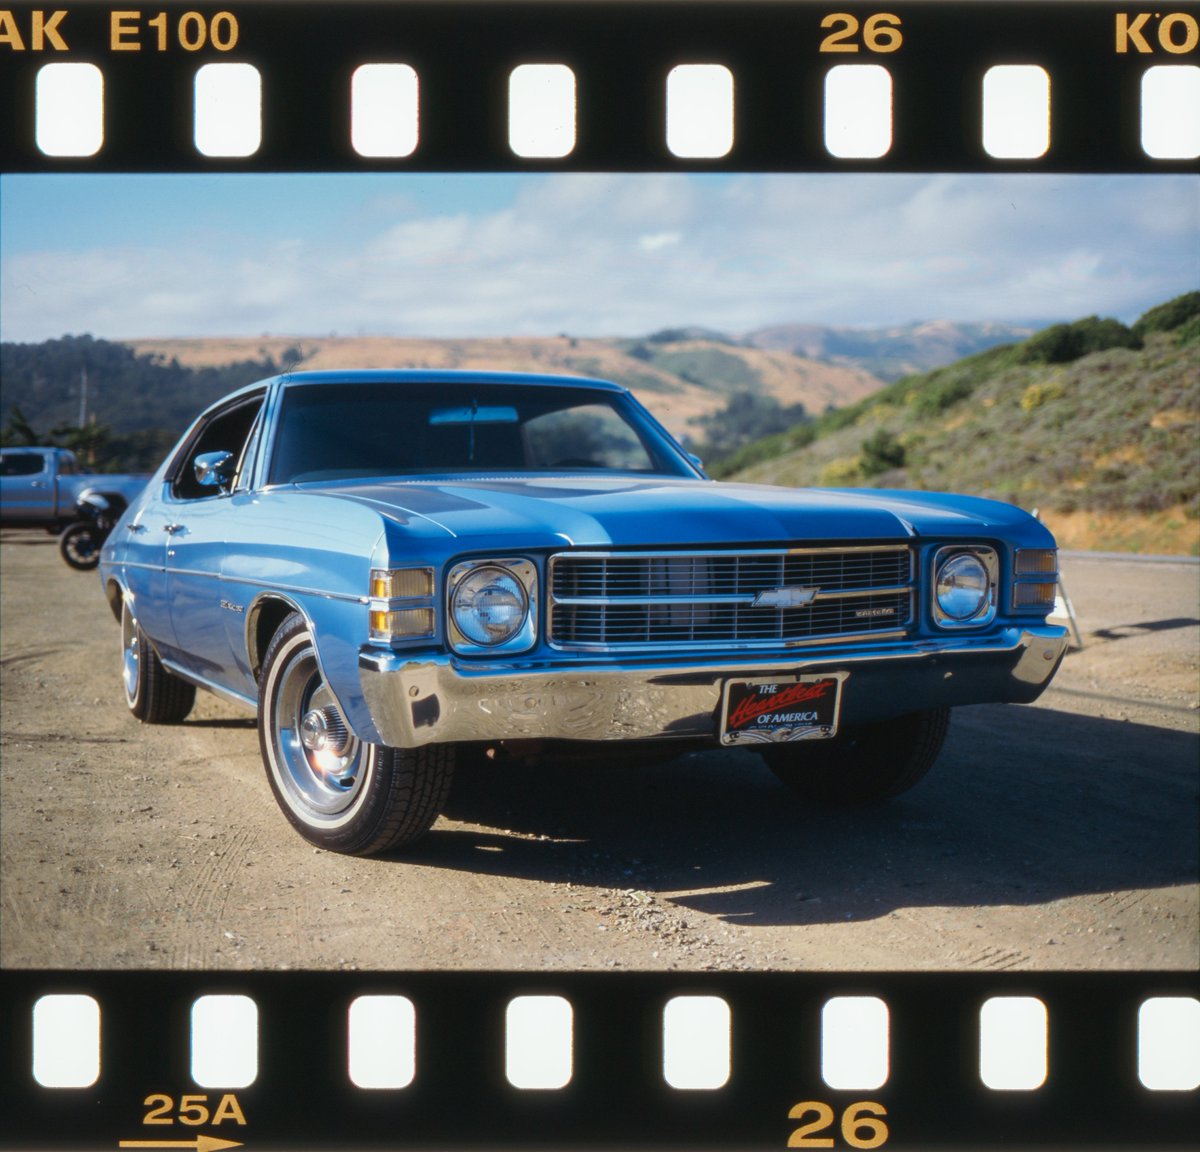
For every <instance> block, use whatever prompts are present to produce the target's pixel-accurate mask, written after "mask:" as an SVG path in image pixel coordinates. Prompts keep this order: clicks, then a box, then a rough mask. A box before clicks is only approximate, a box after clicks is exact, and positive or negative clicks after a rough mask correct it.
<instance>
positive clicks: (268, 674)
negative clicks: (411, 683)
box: [258, 614, 454, 856]
mask: <svg viewBox="0 0 1200 1152" xmlns="http://www.w3.org/2000/svg"><path fill="white" fill-rule="evenodd" d="M258 739H259V746H260V748H261V750H262V758H263V765H264V766H265V768H266V771H267V779H268V780H269V781H270V783H271V790H272V791H273V792H274V793H275V799H276V800H277V801H278V803H279V806H280V808H282V809H283V812H284V815H285V816H287V818H288V819H289V820H290V821H291V822H292V825H293V826H294V827H295V828H296V830H297V831H298V832H299V833H300V835H301V836H303V837H304V838H305V839H306V840H308V841H310V842H311V843H313V844H316V845H319V846H320V847H322V848H328V849H330V850H331V851H334V852H346V853H350V854H352V855H355V856H367V855H371V854H373V853H377V852H386V851H387V850H388V849H392V848H400V847H404V846H406V845H408V844H412V843H415V842H416V841H417V840H419V839H420V838H421V837H422V836H424V835H425V833H426V832H428V831H429V828H430V826H431V825H432V824H433V822H434V821H435V820H436V819H437V817H438V814H439V813H440V812H441V810H442V808H443V806H444V805H445V803H446V798H447V795H448V794H449V791H450V782H451V780H452V778H453V775H454V749H453V747H452V746H446V745H436V744H434V745H427V746H424V747H420V748H413V749H403V748H389V747H386V746H384V745H382V744H369V743H367V742H366V741H364V740H359V739H358V737H357V736H355V735H354V733H353V732H351V731H350V730H349V728H348V726H347V724H346V721H345V718H344V717H343V716H342V712H341V709H340V708H339V707H338V703H337V700H336V699H335V697H334V695H333V692H332V691H331V690H330V688H329V685H328V684H327V683H326V682H325V679H324V677H323V676H322V674H321V668H320V665H319V663H318V661H317V654H316V648H315V646H314V644H313V640H312V636H311V635H310V634H309V631H308V626H307V624H306V623H305V621H304V619H303V617H301V616H300V615H298V614H293V615H291V616H289V617H288V618H287V619H286V620H285V621H284V622H283V625H282V626H281V627H280V629H279V631H278V632H276V633H275V636H274V637H273V639H272V640H271V643H270V645H269V646H268V648H267V653H266V656H265V657H264V659H263V672H262V683H261V691H260V692H259V704H258Z"/></svg>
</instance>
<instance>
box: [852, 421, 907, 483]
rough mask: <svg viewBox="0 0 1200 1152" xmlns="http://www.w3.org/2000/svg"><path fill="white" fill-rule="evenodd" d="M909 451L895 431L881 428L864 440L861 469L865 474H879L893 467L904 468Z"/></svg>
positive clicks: (860, 460) (860, 459) (860, 461)
mask: <svg viewBox="0 0 1200 1152" xmlns="http://www.w3.org/2000/svg"><path fill="white" fill-rule="evenodd" d="M906 457H907V453H906V452H905V450H904V445H903V444H901V443H900V441H899V439H898V438H897V437H896V434H895V433H894V432H889V431H888V430H887V429H886V428H880V429H879V431H878V432H876V433H875V435H874V436H871V437H870V438H869V439H867V440H864V441H863V442H862V449H861V452H860V455H859V465H858V466H859V469H860V470H861V472H862V474H863V475H864V476H878V475H879V474H880V473H881V472H888V471H890V470H891V469H892V468H903V467H904V461H905V459H906Z"/></svg>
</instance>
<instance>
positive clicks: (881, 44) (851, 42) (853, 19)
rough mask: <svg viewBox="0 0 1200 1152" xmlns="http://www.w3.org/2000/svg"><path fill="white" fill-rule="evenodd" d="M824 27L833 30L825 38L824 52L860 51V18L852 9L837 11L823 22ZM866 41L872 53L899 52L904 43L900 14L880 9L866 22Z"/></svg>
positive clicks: (868, 49)
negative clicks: (858, 38)
mask: <svg viewBox="0 0 1200 1152" xmlns="http://www.w3.org/2000/svg"><path fill="white" fill-rule="evenodd" d="M821 27H822V28H829V29H832V31H831V32H830V33H829V35H828V36H826V37H825V39H824V40H822V41H821V51H822V52H857V51H858V49H859V44H858V40H857V39H855V37H857V36H858V29H859V23H858V17H857V16H852V15H851V14H850V13H849V12H833V13H831V14H830V15H828V16H826V17H825V19H824V20H822V21H821ZM862 42H863V45H864V46H865V47H866V49H867V51H868V52H895V51H896V49H897V48H899V47H900V45H901V44H903V43H904V37H903V35H902V34H901V32H900V17H899V16H893V15H892V13H890V12H876V13H875V15H874V16H868V17H867V18H866V20H865V21H864V22H863V24H862Z"/></svg>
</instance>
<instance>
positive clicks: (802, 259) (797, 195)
mask: <svg viewBox="0 0 1200 1152" xmlns="http://www.w3.org/2000/svg"><path fill="white" fill-rule="evenodd" d="M1197 287H1200V180H1197V179H1195V178H1193V177H1187V176H1178V177H1174V176H1056V175H1045V174H1038V175H985V176H969V175H946V174H941V175H917V174H913V175H907V174H880V175H851V174H815V175H805V174H786V175H739V174H732V175H726V174H721V175H691V174H684V173H659V174H636V175H619V174H603V173H600V174H587V173H563V174H550V175H545V174H498V175H438V174H370V175H367V174H341V175H329V174H326V175H311V176H309V175H282V174H281V175H276V174H267V175H234V176H229V175H211V176H206V175H165V176H104V175H34V176H22V175H6V176H4V177H2V178H0V338H3V339H4V340H15V341H35V340H42V339H47V338H50V337H55V336H60V335H63V334H65V333H90V334H91V335H93V336H97V337H103V338H108V339H121V338H126V339H132V338H138V337H172V336H180V337H182V336H233V335H260V334H268V333H269V334H276V335H296V336H328V335H331V334H334V333H336V334H338V335H359V334H369V335H398V336H405V335H410V336H435V337H455V336H458V337H466V336H495V335H513V336H515V335H554V334H557V333H560V332H567V333H570V334H572V335H579V336H604V335H629V336H633V335H641V334H645V333H648V332H652V331H655V330H656V329H659V328H663V327H668V326H676V325H690V324H700V325H706V326H709V327H712V328H717V329H720V330H722V331H725V332H729V333H733V334H736V333H739V332H744V331H748V330H751V329H753V328H757V327H761V326H764V325H768V324H779V323H818V324H839V325H855V326H875V325H886V324H895V323H905V322H908V321H913V320H933V319H948V320H960V321H979V320H1012V321H1027V320H1046V321H1049V320H1056V319H1075V318H1077V317H1080V316H1084V315H1090V314H1092V313H1098V314H1101V315H1113V316H1118V317H1120V318H1121V319H1124V320H1126V321H1128V320H1132V319H1134V318H1136V316H1138V315H1139V314H1140V313H1141V312H1143V311H1145V310H1146V309H1147V308H1149V307H1152V306H1153V305H1155V304H1158V303H1160V302H1162V301H1163V300H1165V299H1168V298H1170V297H1171V296H1174V295H1177V294H1179V293H1181V292H1185V291H1189V290H1192V289H1195V288H1197Z"/></svg>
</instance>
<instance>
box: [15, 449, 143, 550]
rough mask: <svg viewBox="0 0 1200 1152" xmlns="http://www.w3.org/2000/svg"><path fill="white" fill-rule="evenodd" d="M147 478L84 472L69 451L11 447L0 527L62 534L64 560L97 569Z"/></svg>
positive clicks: (61, 543) (61, 542)
mask: <svg viewBox="0 0 1200 1152" xmlns="http://www.w3.org/2000/svg"><path fill="white" fill-rule="evenodd" d="M146 480H147V477H146V476H145V475H114V474H109V473H104V474H97V473H88V472H84V471H83V470H82V469H81V468H80V467H79V462H78V460H76V458H75V453H74V452H70V451H68V450H67V449H66V448H5V449H4V450H3V451H0V525H3V526H4V527H5V528H16V527H21V528H45V529H47V530H48V531H50V532H59V533H61V534H62V535H61V539H60V551H61V552H62V556H63V559H64V560H65V561H66V562H67V563H68V564H70V565H71V566H72V567H73V568H94V567H95V566H96V564H97V562H98V561H99V558H100V545H101V544H103V542H104V538H105V536H107V535H108V531H109V529H110V528H111V527H112V526H113V524H115V523H116V521H117V519H118V518H119V517H120V515H121V513H122V512H124V511H125V509H126V507H128V505H129V503H130V502H131V501H132V500H133V498H134V497H135V496H137V495H138V493H139V492H141V490H142V489H143V488H144V487H145V485H146Z"/></svg>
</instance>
